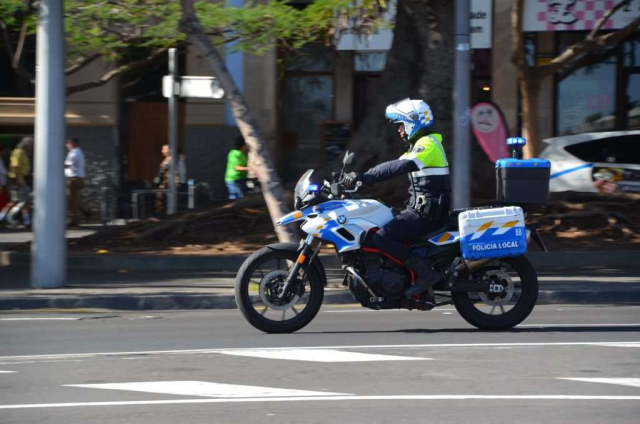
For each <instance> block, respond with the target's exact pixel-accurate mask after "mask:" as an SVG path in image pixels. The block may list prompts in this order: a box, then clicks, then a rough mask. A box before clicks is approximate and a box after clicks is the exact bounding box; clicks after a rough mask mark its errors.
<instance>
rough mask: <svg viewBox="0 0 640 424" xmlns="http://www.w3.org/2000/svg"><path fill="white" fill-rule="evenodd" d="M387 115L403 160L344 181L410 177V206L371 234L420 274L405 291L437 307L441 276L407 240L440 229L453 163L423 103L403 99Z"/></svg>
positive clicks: (370, 182)
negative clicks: (399, 142)
mask: <svg viewBox="0 0 640 424" xmlns="http://www.w3.org/2000/svg"><path fill="white" fill-rule="evenodd" d="M385 116H386V117H387V118H388V119H390V120H391V122H393V123H396V124H398V133H399V134H400V137H401V138H402V139H403V140H404V141H405V142H406V143H407V144H408V150H407V152H406V153H405V154H403V155H402V156H401V157H400V158H399V159H396V160H392V161H389V162H384V163H381V164H379V165H377V166H375V167H373V168H371V169H369V170H368V171H366V172H364V173H360V172H351V173H349V174H347V175H346V177H345V179H344V183H345V185H346V186H347V187H349V188H350V187H354V186H355V185H356V183H357V182H358V181H361V182H362V183H363V184H365V185H368V186H370V185H373V184H375V183H378V182H381V181H386V180H389V179H391V178H395V177H398V176H400V175H405V174H408V175H409V181H410V182H411V185H410V187H409V194H410V195H411V197H410V198H409V200H408V201H407V202H406V204H407V208H406V209H405V210H404V211H402V212H401V213H400V214H398V215H397V216H395V217H394V218H393V219H392V220H391V221H389V222H388V223H387V224H385V225H384V226H383V227H382V228H380V229H379V230H378V232H377V233H375V234H374V236H373V242H374V244H375V245H376V246H377V247H378V248H379V249H380V250H381V251H382V252H385V253H387V254H389V255H391V256H393V257H394V258H396V259H398V260H400V261H402V262H403V264H404V266H405V267H406V268H408V269H409V270H412V271H414V272H415V274H416V282H415V284H413V285H412V286H411V287H410V288H408V289H407V290H405V295H406V296H407V297H411V296H414V295H418V294H421V293H424V292H427V291H428V294H427V301H428V302H430V303H432V304H435V299H434V295H433V290H431V287H432V286H433V285H434V284H435V283H437V282H438V281H439V280H440V275H439V274H438V272H437V271H435V270H434V269H433V268H432V267H431V265H430V264H429V263H427V262H426V261H425V260H424V259H423V258H421V257H420V256H418V255H411V250H410V248H409V246H408V245H406V244H405V242H411V241H414V240H417V239H419V238H420V237H421V236H423V235H425V234H426V233H428V232H430V231H433V230H435V229H437V228H439V227H441V226H442V225H443V224H444V223H445V222H446V220H447V219H448V216H449V209H450V203H451V202H450V198H451V182H450V177H449V162H448V161H447V155H446V153H445V151H444V147H443V146H442V135H441V134H437V133H429V127H431V126H432V125H433V114H432V112H431V108H430V107H429V105H428V104H427V103H426V102H424V101H423V100H411V99H404V100H401V101H399V102H397V103H394V104H392V105H389V106H387V110H386V113H385Z"/></svg>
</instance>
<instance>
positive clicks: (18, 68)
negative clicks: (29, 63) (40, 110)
mask: <svg viewBox="0 0 640 424" xmlns="http://www.w3.org/2000/svg"><path fill="white" fill-rule="evenodd" d="M0 29H2V39H3V41H4V45H5V48H6V49H7V54H8V55H9V57H10V58H12V60H11V68H12V69H13V70H14V71H15V72H16V74H18V76H19V77H20V78H22V79H25V80H27V81H29V82H30V83H31V84H35V80H34V77H33V74H31V73H30V72H29V71H27V70H26V69H24V67H23V66H22V65H21V63H20V61H19V60H18V61H15V60H13V58H15V53H14V51H13V46H12V45H11V37H10V36H9V30H8V28H7V25H6V24H5V23H4V22H2V21H0Z"/></svg>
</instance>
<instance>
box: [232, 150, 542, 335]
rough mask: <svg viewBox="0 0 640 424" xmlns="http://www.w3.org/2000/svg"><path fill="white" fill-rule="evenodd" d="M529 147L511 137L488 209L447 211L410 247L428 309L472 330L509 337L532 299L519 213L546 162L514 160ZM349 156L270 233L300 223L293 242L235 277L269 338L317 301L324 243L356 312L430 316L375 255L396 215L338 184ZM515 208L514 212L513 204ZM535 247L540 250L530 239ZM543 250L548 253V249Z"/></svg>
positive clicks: (402, 278) (304, 316)
mask: <svg viewBox="0 0 640 424" xmlns="http://www.w3.org/2000/svg"><path fill="white" fill-rule="evenodd" d="M525 143H526V141H525V140H524V139H522V138H510V139H508V141H507V144H509V145H511V146H514V150H513V151H514V155H513V156H514V157H513V158H510V159H501V160H499V161H498V162H497V163H496V174H497V177H498V178H497V180H498V187H497V203H496V205H495V206H494V207H487V208H469V209H463V210H453V211H452V212H451V213H450V216H449V220H448V222H447V223H446V224H445V225H444V226H443V227H442V228H440V229H438V230H436V231H433V232H431V233H429V234H426V235H424V237H422V238H421V239H420V240H419V241H417V242H413V243H412V244H411V249H412V251H413V253H417V254H419V255H421V256H422V257H423V258H425V259H426V260H427V261H429V263H430V264H431V265H432V266H433V269H434V270H435V271H436V272H438V273H439V274H440V277H441V279H440V281H439V282H438V283H436V284H435V286H433V289H434V291H435V294H436V296H437V297H436V299H437V300H438V301H437V303H436V305H435V307H440V306H447V305H451V304H453V305H454V306H455V308H456V310H457V311H458V313H459V314H460V315H461V316H462V317H463V318H464V319H465V320H466V321H467V322H469V323H470V324H471V325H473V326H475V327H477V328H479V329H483V330H507V329H510V328H512V327H514V326H516V325H518V324H519V323H521V322H522V321H523V320H524V319H526V318H527V316H528V315H529V314H530V313H531V311H532V310H533V308H534V306H535V304H536V300H537V297H538V278H537V275H536V271H535V269H534V268H533V266H532V265H531V262H530V261H529V260H528V259H527V257H526V256H525V253H526V251H527V244H528V242H529V238H530V236H531V235H532V232H531V230H530V229H527V228H525V220H524V218H525V216H524V211H523V208H526V207H527V206H528V205H530V204H534V203H546V202H547V197H548V192H549V171H550V164H549V161H546V160H543V159H530V160H520V159H518V157H521V156H518V151H519V150H520V149H521V146H522V145H524V144H525ZM353 156H354V155H353V153H349V152H347V154H346V155H345V158H344V161H343V167H342V171H341V172H339V173H337V172H336V173H333V174H332V177H331V181H316V179H314V171H313V170H312V169H310V170H308V171H307V172H305V173H304V175H303V176H302V178H300V180H299V181H298V183H297V185H296V187H295V204H294V209H295V211H294V212H292V213H290V214H288V215H286V216H284V217H282V218H281V219H280V220H278V221H277V223H276V224H277V225H289V224H292V223H294V222H300V223H301V229H302V231H303V232H304V233H306V234H307V236H306V238H304V239H303V240H302V241H301V242H300V244H296V243H275V244H270V245H268V246H265V247H263V248H262V249H260V250H258V251H257V252H255V253H253V254H252V255H251V256H250V257H249V258H247V260H246V261H245V262H244V263H243V265H242V266H241V268H240V269H239V271H238V274H237V277H236V283H235V298H236V303H237V305H238V308H239V309H240V311H241V312H242V314H243V316H244V317H245V319H246V320H247V321H248V322H249V323H250V324H251V325H253V326H254V327H255V328H257V329H259V330H261V331H264V332H267V333H291V332H295V331H297V330H300V329H301V328H303V327H305V326H306V325H307V324H309V323H310V322H311V321H312V320H313V318H314V317H315V316H316V314H317V313H318V311H319V310H320V307H321V306H322V301H323V297H324V287H325V285H326V283H327V277H326V273H325V269H324V267H323V264H322V262H321V260H320V258H319V257H318V254H319V252H320V248H321V246H322V245H323V243H327V244H330V245H333V246H334V248H335V251H336V254H337V256H338V258H339V260H340V263H341V264H342V269H343V270H344V271H345V277H344V281H343V285H346V286H347V287H348V289H349V291H350V292H351V294H352V295H353V297H354V298H355V300H356V301H357V302H359V303H360V304H361V305H362V306H363V307H365V308H370V309H374V310H382V309H407V310H430V309H432V308H433V307H434V305H433V304H432V303H431V302H427V301H426V298H425V297H423V296H424V295H417V296H413V297H412V298H407V297H406V296H405V295H404V291H405V289H406V288H407V287H408V286H409V285H411V284H413V283H414V282H415V280H416V276H415V275H414V273H413V272H412V271H410V270H408V269H406V268H405V267H404V266H403V264H402V262H401V261H399V260H397V259H396V258H394V257H392V256H390V255H388V254H387V253H385V252H381V251H380V250H379V249H377V248H376V246H375V245H374V244H373V242H372V237H371V236H372V234H373V233H375V232H376V231H377V229H379V228H381V227H382V226H384V225H385V224H386V223H387V222H389V221H390V220H391V219H392V218H393V217H394V214H395V213H397V212H396V211H394V210H393V209H392V208H389V207H387V206H385V205H384V204H383V203H382V202H380V201H378V200H375V199H368V198H359V197H357V193H358V191H359V189H360V187H361V183H358V186H357V187H356V188H355V189H353V190H348V189H346V187H345V185H344V184H343V178H344V176H345V168H346V166H347V165H349V164H350V163H351V162H352V161H353ZM514 205H517V206H514ZM533 235H534V239H535V240H536V241H537V242H538V243H539V244H540V245H541V247H542V248H543V249H544V245H543V244H542V241H541V240H540V239H539V237H536V236H537V234H535V230H534V231H533ZM545 250H546V249H545Z"/></svg>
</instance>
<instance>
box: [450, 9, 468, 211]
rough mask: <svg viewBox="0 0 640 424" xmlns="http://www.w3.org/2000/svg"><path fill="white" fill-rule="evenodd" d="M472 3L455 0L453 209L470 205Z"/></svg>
mask: <svg viewBox="0 0 640 424" xmlns="http://www.w3.org/2000/svg"><path fill="white" fill-rule="evenodd" d="M469 3H470V2H469V0H456V4H455V7H456V9H455V21H456V22H455V29H456V32H455V45H456V56H455V73H454V77H455V80H454V89H453V103H454V115H453V206H454V208H465V207H469V206H470V205H471V187H470V184H471V143H470V128H469V110H470V109H469V103H470V79H471V69H470V66H469V62H470V57H471V52H470V48H471V39H470V36H469V20H470V16H471V10H470V4H469Z"/></svg>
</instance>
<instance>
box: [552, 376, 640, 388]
mask: <svg viewBox="0 0 640 424" xmlns="http://www.w3.org/2000/svg"><path fill="white" fill-rule="evenodd" d="M558 380H575V381H584V382H586V383H605V384H618V385H620V386H631V387H640V378H559V379H558Z"/></svg>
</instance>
